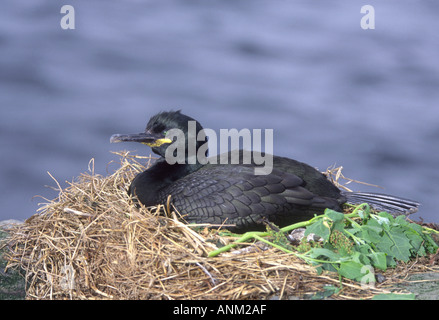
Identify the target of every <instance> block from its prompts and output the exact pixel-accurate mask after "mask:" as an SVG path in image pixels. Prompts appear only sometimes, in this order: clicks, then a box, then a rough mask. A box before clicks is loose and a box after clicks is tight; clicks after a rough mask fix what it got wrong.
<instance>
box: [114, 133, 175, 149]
mask: <svg viewBox="0 0 439 320" xmlns="http://www.w3.org/2000/svg"><path fill="white" fill-rule="evenodd" d="M126 141H128V142H140V143H142V144H146V145H147V146H149V147H151V148H153V147H160V146H161V145H162V144H165V143H172V140H171V139H168V138H166V137H164V136H161V135H156V134H152V133H149V132H142V133H132V134H113V135H112V136H111V138H110V142H111V143H117V142H126Z"/></svg>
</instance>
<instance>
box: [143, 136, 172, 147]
mask: <svg viewBox="0 0 439 320" xmlns="http://www.w3.org/2000/svg"><path fill="white" fill-rule="evenodd" d="M142 143H143V144H146V145H147V146H148V147H151V148H153V147H160V146H161V145H162V144H165V143H172V140H171V139H167V138H163V139H157V140H155V141H154V142H142Z"/></svg>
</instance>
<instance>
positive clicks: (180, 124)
mask: <svg viewBox="0 0 439 320" xmlns="http://www.w3.org/2000/svg"><path fill="white" fill-rule="evenodd" d="M190 126H194V128H195V132H191V130H189V129H190ZM173 129H178V130H180V132H181V133H182V134H184V138H185V139H184V143H185V151H186V158H187V156H188V155H187V153H188V149H189V148H188V142H189V141H190V140H191V139H195V141H196V143H195V145H196V150H198V148H199V147H200V146H201V145H202V144H203V143H205V142H206V140H204V141H197V135H198V133H199V132H200V131H201V130H202V129H203V127H202V126H201V124H200V123H199V122H198V121H196V120H194V119H193V118H191V117H189V116H186V115H184V114H182V113H181V112H180V111H167V112H160V113H158V114H156V115H155V116H153V117H151V119H149V121H148V124H147V125H146V129H145V132H142V133H136V134H114V135H112V136H111V138H110V142H112V143H115V142H122V141H133V142H140V143H142V144H146V145H147V146H149V147H151V149H152V151H153V152H154V153H156V154H158V155H160V156H162V157H165V154H166V149H167V148H168V147H169V146H170V145H171V144H172V143H174V142H175V141H176V140H177V138H178V137H176V136H175V132H177V130H173ZM180 138H182V137H180Z"/></svg>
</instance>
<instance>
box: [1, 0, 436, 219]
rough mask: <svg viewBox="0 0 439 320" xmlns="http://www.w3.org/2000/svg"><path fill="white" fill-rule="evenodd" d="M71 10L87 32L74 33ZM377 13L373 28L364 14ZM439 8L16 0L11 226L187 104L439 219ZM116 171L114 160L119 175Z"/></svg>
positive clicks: (9, 5)
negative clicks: (66, 18) (127, 138)
mask: <svg viewBox="0 0 439 320" xmlns="http://www.w3.org/2000/svg"><path fill="white" fill-rule="evenodd" d="M63 4H70V5H72V6H73V7H74V9H75V18H76V19H75V27H76V28H75V29H74V30H63V29H62V28H61V27H60V20H61V18H62V16H63V14H61V13H60V9H61V6H62V5H63ZM365 4H370V5H373V6H374V8H375V27H376V29H375V30H363V29H362V28H361V27H360V20H361V18H362V16H363V14H361V13H360V8H361V6H363V5H365ZM438 13H439V1H437V0H430V1H429V0H424V1H406V0H388V1H369V0H367V1H358V0H355V1H354V0H352V1H344V0H343V1H342V0H339V1H336V0H333V1H325V0H320V1H307V0H303V1H298V0H251V1H250V0H234V1H231V0H230V1H225V0H221V1H220V0H217V1H206V0H197V1H196V0H192V1H182V0H173V1H172V0H167V1H158V0H156V1H152V0H149V1H145V0H144V1H141V0H125V1H104V0H100V1H98V0H88V1H79V0H68V1H66V3H60V2H57V1H53V0H35V1H27V0H3V1H2V5H1V10H0V107H1V109H0V146H1V155H2V156H1V159H0V188H1V189H0V200H1V210H0V220H3V219H26V218H28V217H29V216H31V215H32V214H34V213H35V211H36V209H37V207H38V203H39V202H42V201H43V200H42V199H40V198H33V197H34V196H35V195H41V196H44V197H47V198H54V197H56V196H57V192H56V191H54V190H52V189H51V188H48V187H47V186H52V187H56V184H55V182H54V181H53V180H52V179H51V178H50V176H49V175H48V174H47V171H49V172H50V173H51V174H52V175H53V176H54V177H55V178H56V179H57V180H58V181H59V182H60V183H61V185H62V186H66V183H65V181H66V180H69V181H71V180H72V179H74V177H76V176H78V175H79V174H80V173H81V172H85V171H87V167H88V163H89V160H90V159H91V158H94V159H95V171H96V172H98V173H101V174H104V175H105V174H107V164H108V163H109V162H110V161H111V160H117V156H114V155H113V154H111V153H110V151H111V150H113V151H117V150H121V149H128V150H135V152H137V153H140V154H143V155H148V154H149V153H150V149H149V148H147V147H146V146H142V145H134V144H124V145H122V144H115V145H112V144H110V143H109V137H110V136H111V135H112V134H113V133H128V132H140V131H143V129H144V127H145V124H146V121H147V120H148V119H149V117H150V116H151V115H153V114H155V113H156V112H158V111H161V110H169V109H179V108H181V109H182V110H183V112H184V113H186V114H188V115H190V116H193V117H195V118H196V119H198V120H199V121H200V122H201V124H202V125H203V126H204V127H206V128H212V129H214V130H217V132H219V129H220V128H226V129H230V128H237V129H242V128H249V129H253V128H259V129H265V128H267V129H274V140H275V143H274V153H275V154H278V155H282V156H287V157H291V158H294V159H298V160H301V161H304V162H307V163H309V164H311V165H313V166H316V167H318V168H319V169H321V170H325V169H326V168H327V167H328V166H330V165H334V164H335V165H337V166H339V165H342V166H343V167H344V171H343V172H344V174H345V176H347V177H350V178H354V179H357V180H361V181H365V182H369V183H374V184H378V185H380V186H383V187H384V189H383V190H381V189H375V188H371V187H365V186H361V185H355V186H352V187H353V188H354V189H356V190H367V191H378V192H386V193H389V194H394V195H399V196H403V197H407V198H412V199H416V200H418V201H420V202H422V204H423V206H422V207H421V210H420V211H419V213H417V214H415V215H414V216H413V218H414V219H417V218H420V217H422V218H423V219H424V220H425V221H431V222H439V215H438V214H437V209H436V208H437V207H438V204H439V200H438V196H439V183H438V181H439V170H438V162H439V148H438V141H439V109H438V107H439V106H438V101H439V37H438V30H439V19H438V18H437V17H438ZM114 169H115V165H112V166H110V168H109V169H108V170H110V171H112V170H114Z"/></svg>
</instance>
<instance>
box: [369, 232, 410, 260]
mask: <svg viewBox="0 0 439 320" xmlns="http://www.w3.org/2000/svg"><path fill="white" fill-rule="evenodd" d="M377 248H379V249H380V250H381V251H383V252H384V253H387V254H388V255H390V256H393V257H394V258H396V259H397V260H401V261H404V262H407V261H409V260H410V248H411V246H410V242H409V240H408V239H407V237H405V236H404V234H403V233H401V231H400V230H394V231H393V232H391V231H390V230H386V231H385V232H384V234H383V237H382V238H381V241H380V242H378V243H377Z"/></svg>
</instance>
